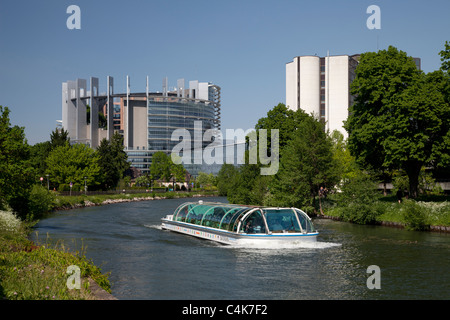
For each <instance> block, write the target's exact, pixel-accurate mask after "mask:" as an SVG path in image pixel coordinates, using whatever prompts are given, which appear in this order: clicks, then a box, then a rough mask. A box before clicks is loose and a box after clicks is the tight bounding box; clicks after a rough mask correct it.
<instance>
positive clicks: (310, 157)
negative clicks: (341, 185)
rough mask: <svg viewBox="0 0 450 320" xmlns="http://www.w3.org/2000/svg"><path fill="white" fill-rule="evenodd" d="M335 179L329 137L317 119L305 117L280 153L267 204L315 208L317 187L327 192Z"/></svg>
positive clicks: (335, 172) (335, 163)
mask: <svg viewBox="0 0 450 320" xmlns="http://www.w3.org/2000/svg"><path fill="white" fill-rule="evenodd" d="M339 179H340V176H339V173H338V170H337V162H336V160H335V159H334V158H333V144H332V141H331V138H330V137H329V136H328V134H327V133H326V132H325V131H324V127H323V124H322V123H321V122H319V120H318V119H315V118H313V117H307V118H305V119H304V120H303V122H302V123H301V124H300V126H299V128H298V130H296V131H295V134H294V137H293V139H292V140H290V141H289V142H288V144H287V146H286V147H285V148H284V149H283V151H282V156H281V165H280V170H279V171H278V173H277V174H276V175H275V177H274V179H273V180H272V183H271V184H270V194H271V196H270V199H269V201H268V204H271V205H276V206H298V207H304V206H309V205H312V206H313V207H316V197H317V196H318V195H319V190H320V188H321V187H322V188H328V189H331V188H333V187H334V186H335V185H336V184H337V182H338V181H339ZM319 205H321V199H320V198H319Z"/></svg>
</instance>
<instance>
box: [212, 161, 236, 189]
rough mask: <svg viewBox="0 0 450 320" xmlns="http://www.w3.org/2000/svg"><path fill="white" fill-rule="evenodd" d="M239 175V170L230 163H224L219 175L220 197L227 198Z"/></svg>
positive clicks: (217, 178)
mask: <svg viewBox="0 0 450 320" xmlns="http://www.w3.org/2000/svg"><path fill="white" fill-rule="evenodd" d="M237 174H238V168H236V167H235V166H234V165H232V164H230V163H224V164H223V165H222V167H221V168H220V171H219V173H218V174H217V177H216V181H217V189H218V191H219V196H227V194H228V192H229V190H230V188H231V186H232V184H233V180H234V179H236V176H237Z"/></svg>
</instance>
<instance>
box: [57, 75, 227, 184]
mask: <svg viewBox="0 0 450 320" xmlns="http://www.w3.org/2000/svg"><path fill="white" fill-rule="evenodd" d="M107 83H108V87H107V92H106V93H103V94H102V93H99V92H98V79H97V78H91V90H90V91H87V88H86V87H87V85H86V84H87V81H86V80H82V79H81V80H80V79H77V80H75V81H68V82H65V83H63V86H62V89H63V90H62V96H63V99H62V102H63V103H62V114H63V119H62V127H63V128H64V129H65V130H67V131H69V137H70V139H71V141H72V142H73V143H85V144H88V145H90V146H91V147H93V148H96V147H97V146H98V145H99V143H100V141H101V139H103V138H107V139H109V137H110V136H111V135H112V134H113V133H114V132H115V131H117V132H119V133H120V134H122V135H123V137H124V146H125V151H126V152H127V154H128V160H129V161H130V163H131V166H132V167H134V168H136V169H138V170H140V171H141V173H145V172H146V171H148V170H149V168H150V165H151V161H152V156H153V154H154V153H155V152H158V151H163V152H166V153H167V154H170V153H171V152H172V150H173V148H174V147H175V146H176V145H178V144H179V143H180V142H181V137H179V136H176V137H175V136H174V137H172V134H173V133H174V131H175V130H177V129H181V130H184V131H183V132H184V133H186V134H187V133H188V134H189V137H190V141H189V145H190V146H191V152H190V153H191V156H192V159H191V161H190V163H191V164H184V163H183V165H184V167H185V168H186V169H187V170H188V171H189V173H190V174H191V175H197V174H198V172H199V171H202V170H201V167H202V161H201V160H202V159H200V161H199V159H196V158H195V157H198V155H200V156H201V153H202V150H203V149H204V148H205V147H206V146H207V145H209V144H210V143H211V140H210V141H203V140H204V139H203V137H204V134H205V132H207V130H210V131H209V132H218V131H219V130H220V108H221V106H220V87H219V86H217V85H214V84H212V83H207V82H198V81H189V87H188V88H185V81H184V79H179V80H178V81H177V87H175V88H172V90H171V89H169V87H168V82H167V78H165V79H164V80H163V90H162V92H149V86H148V78H147V86H146V92H144V93H132V92H131V91H130V81H129V77H127V90H126V93H120V94H114V86H113V83H114V82H113V78H112V77H108V78H107ZM87 105H89V106H90V119H87V116H86V114H87V112H86V110H87ZM99 112H100V113H102V114H103V115H104V117H105V118H106V120H107V126H106V128H104V127H103V128H100V127H99V122H98V119H97V116H96V115H97V114H98V113H99ZM196 151H200V152H196Z"/></svg>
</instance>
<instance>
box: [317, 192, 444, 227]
mask: <svg viewBox="0 0 450 320" xmlns="http://www.w3.org/2000/svg"><path fill="white" fill-rule="evenodd" d="M324 214H325V215H326V216H329V217H332V218H336V219H339V220H342V221H348V222H353V223H359V224H386V225H389V224H393V225H396V226H400V227H405V228H406V229H409V230H430V229H433V230H440V228H439V227H444V228H442V229H448V228H447V227H450V201H448V197H445V196H434V197H433V196H431V197H430V196H429V197H422V198H419V199H417V200H408V199H403V200H402V202H401V203H398V201H397V200H396V199H395V197H381V198H379V199H377V200H376V201H373V202H372V203H369V204H361V203H350V204H347V205H340V204H339V203H338V202H337V201H336V200H335V199H334V198H333V197H331V198H330V199H327V201H325V204H324Z"/></svg>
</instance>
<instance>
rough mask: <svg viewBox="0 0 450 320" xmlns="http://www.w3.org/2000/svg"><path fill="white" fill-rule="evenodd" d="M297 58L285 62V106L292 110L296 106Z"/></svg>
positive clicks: (295, 108)
mask: <svg viewBox="0 0 450 320" xmlns="http://www.w3.org/2000/svg"><path fill="white" fill-rule="evenodd" d="M298 60H299V59H298V58H294V61H292V62H289V63H287V64H286V106H287V107H288V108H289V109H291V110H294V111H295V110H297V108H298V95H297V91H298V89H297V84H298V72H297V70H298Z"/></svg>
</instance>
